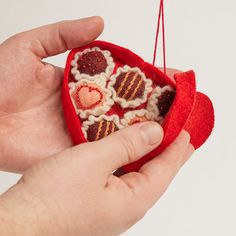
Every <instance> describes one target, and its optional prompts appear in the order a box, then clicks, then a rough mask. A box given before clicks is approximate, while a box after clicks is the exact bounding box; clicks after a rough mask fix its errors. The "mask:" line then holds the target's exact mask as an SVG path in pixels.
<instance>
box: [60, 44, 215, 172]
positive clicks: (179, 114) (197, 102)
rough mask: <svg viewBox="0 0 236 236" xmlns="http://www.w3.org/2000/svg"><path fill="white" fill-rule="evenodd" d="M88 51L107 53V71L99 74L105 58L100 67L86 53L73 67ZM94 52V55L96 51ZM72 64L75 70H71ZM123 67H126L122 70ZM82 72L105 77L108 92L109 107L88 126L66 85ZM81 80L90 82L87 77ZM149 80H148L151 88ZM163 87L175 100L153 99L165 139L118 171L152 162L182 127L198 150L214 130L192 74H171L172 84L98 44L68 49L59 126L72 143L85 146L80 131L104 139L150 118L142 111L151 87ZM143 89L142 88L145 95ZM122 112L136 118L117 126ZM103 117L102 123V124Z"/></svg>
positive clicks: (126, 54) (128, 55)
mask: <svg viewBox="0 0 236 236" xmlns="http://www.w3.org/2000/svg"><path fill="white" fill-rule="evenodd" d="M92 48H99V50H106V51H109V52H110V56H111V57H112V59H113V63H114V67H113V66H110V67H109V66H108V67H107V69H106V71H105V66H106V65H108V64H109V63H108V62H109V60H108V59H107V63H105V62H104V58H103V57H101V56H100V55H99V53H93V54H94V55H95V54H96V58H95V59H94V58H92V57H91V55H92V53H89V54H87V55H86V56H83V55H82V56H81V57H79V58H80V59H78V60H77V61H76V63H74V62H73V61H74V60H75V57H76V56H77V55H78V54H79V55H80V54H81V52H84V51H86V50H90V49H92ZM94 50H95V51H96V49H94ZM77 57H78V56H77ZM86 57H88V58H89V59H87V60H88V61H85V58H86ZM81 58H82V59H81ZM72 65H74V67H75V68H72ZM94 66H95V67H94ZM127 66H128V67H129V69H128V70H127V68H126V67H127ZM76 68H83V70H81V71H80V73H77V74H76V73H75V70H76ZM84 71H85V72H86V71H88V72H89V76H91V75H93V76H96V73H102V74H100V75H98V77H99V76H100V79H101V80H102V79H104V78H105V80H106V81H105V82H104V89H110V90H111V91H112V95H111V98H112V99H113V100H114V105H112V106H111V108H110V109H109V110H106V112H104V114H103V115H102V116H101V117H100V118H94V119H95V121H94V123H91V119H90V117H89V118H88V121H84V120H81V119H80V118H79V117H78V114H76V111H75V108H74V106H73V103H72V100H71V96H70V92H69V86H68V83H69V82H70V81H74V80H78V78H80V77H79V76H84ZM81 78H82V77H81ZM86 78H87V79H90V80H91V78H88V77H86ZM146 78H148V79H146ZM119 79H121V81H119ZM150 81H152V85H151V84H150ZM167 85H168V86H170V87H172V89H173V90H174V91H175V96H173V94H172V93H171V92H167V93H166V95H163V94H162V95H161V96H158V95H157V96H156V99H157V101H158V99H159V104H158V105H159V109H158V110H159V112H162V113H163V115H165V113H167V114H166V115H165V117H164V121H163V123H162V126H163V130H164V134H165V135H164V139H163V142H162V144H161V145H160V146H159V147H158V148H157V149H156V150H154V151H152V152H151V153H149V154H148V155H146V156H145V157H143V158H141V159H140V160H139V161H137V162H135V163H132V164H129V165H127V166H125V167H123V168H122V169H121V172H125V173H126V172H130V171H137V170H138V169H139V168H140V167H141V166H142V165H143V164H144V163H146V162H147V161H149V160H151V159H152V158H154V157H156V156H157V155H158V154H159V153H161V152H162V151H163V150H164V149H165V148H166V147H167V146H168V145H169V144H170V143H172V142H173V141H174V140H175V138H176V137H177V136H178V134H179V133H180V131H181V130H182V129H183V128H185V129H186V130H188V131H189V133H190V135H191V142H192V144H193V145H194V147H195V148H198V147H200V146H201V145H202V144H203V143H204V142H205V141H206V139H207V138H208V136H209V135H210V133H211V131H212V128H213V126H214V111H213V107H212V104H211V102H210V100H209V99H208V98H207V97H206V96H205V95H202V94H200V93H196V84H195V74H194V72H193V71H189V72H186V73H181V74H176V75H175V79H174V80H173V79H171V78H169V77H168V76H166V75H165V74H164V73H162V72H161V71H160V70H159V69H157V68H156V67H154V66H152V65H151V64H149V63H147V62H144V61H143V59H141V58H140V57H139V56H137V55H136V54H134V53H133V52H131V51H130V50H128V49H125V48H122V47H119V46H116V45H114V44H111V43H107V42H102V41H95V42H93V43H91V44H89V45H86V46H84V47H81V48H78V49H74V50H72V51H71V52H70V54H69V56H68V59H67V63H66V68H65V75H64V81H63V89H62V101H63V109H64V115H65V121H66V124H67V127H68V130H69V133H70V134H71V138H72V140H73V142H74V144H80V143H83V142H87V138H88V137H87V138H86V137H85V136H86V135H85V133H84V132H85V130H89V132H91V130H92V132H97V133H92V134H91V135H92V136H90V138H91V137H93V136H94V137H95V136H96V137H97V138H100V137H102V136H101V134H104V135H108V134H110V132H111V131H112V129H113V130H118V129H119V128H120V127H122V125H125V124H126V123H128V124H129V122H131V121H132V120H138V119H139V118H138V117H143V119H146V118H147V117H149V118H150V117H151V116H149V115H150V114H147V113H145V112H146V110H145V109H148V106H149V105H148V104H149V102H148V101H149V99H150V98H151V97H152V96H154V95H155V93H154V92H153V91H155V86H159V87H158V88H159V89H161V88H162V87H163V88H165V86H167ZM143 88H145V94H144V92H143ZM157 90H158V89H157ZM153 94H154V95H153ZM157 94H158V91H157ZM85 98H86V96H85ZM173 98H174V100H173ZM81 100H83V99H81ZM95 100H96V99H95ZM130 100H131V101H130ZM154 101H155V100H154ZM172 101H173V103H172ZM171 104H172V105H171ZM91 105H93V103H92V104H91ZM169 105H171V107H170V109H169V107H167V106H169ZM160 106H162V108H160ZM163 106H164V107H163ZM156 107H158V106H156ZM167 108H168V109H167ZM168 110H169V111H168ZM127 112H131V113H132V112H138V113H137V114H138V115H137V116H136V117H133V116H132V115H131V118H130V120H128V121H127V122H124V123H122V119H123V118H124V117H126V116H128V115H127V114H128V113H127ZM139 113H140V114H142V115H140V114H139ZM132 114H134V113H132ZM106 116H107V117H108V119H107V120H104V117H106ZM113 116H114V117H115V118H114V117H113ZM136 118H137V119H136ZM119 119H120V121H121V123H120V124H118V123H117V122H118V121H117V120H119ZM141 120H142V119H141ZM131 123H132V122H131ZM84 124H86V125H84ZM91 124H92V125H91ZM95 124H96V125H95ZM89 125H90V126H89ZM82 126H83V127H82ZM94 134H96V135H94Z"/></svg>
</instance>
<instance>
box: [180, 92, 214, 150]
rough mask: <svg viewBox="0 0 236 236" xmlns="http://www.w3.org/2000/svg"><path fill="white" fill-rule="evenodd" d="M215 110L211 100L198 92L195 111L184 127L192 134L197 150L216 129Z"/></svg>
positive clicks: (193, 143) (192, 142) (192, 140)
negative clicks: (214, 128)
mask: <svg viewBox="0 0 236 236" xmlns="http://www.w3.org/2000/svg"><path fill="white" fill-rule="evenodd" d="M214 120H215V117H214V108H213V104H212V102H211V100H210V99H209V98H208V97H207V96H206V95H205V94H203V93H200V92H197V94H196V98H195V104H194V107H193V111H192V113H191V115H190V117H189V119H188V121H187V123H186V125H185V126H184V129H185V130H187V131H188V132H189V133H190V134H191V144H192V145H193V146H194V148H195V149H197V148H199V147H201V146H202V145H203V144H204V143H205V142H206V140H207V138H208V137H209V136H210V134H211V132H212V130H213V127H214Z"/></svg>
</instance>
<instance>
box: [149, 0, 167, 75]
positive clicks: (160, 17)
mask: <svg viewBox="0 0 236 236" xmlns="http://www.w3.org/2000/svg"><path fill="white" fill-rule="evenodd" d="M161 21H162V25H161V26H162V44H163V64H164V66H163V67H164V72H165V74H166V43H165V16H164V0H160V6H159V11H158V20H157V30H156V38H155V46H154V54H153V63H152V64H153V65H155V63H156V55H157V44H158V37H159V32H160V22H161Z"/></svg>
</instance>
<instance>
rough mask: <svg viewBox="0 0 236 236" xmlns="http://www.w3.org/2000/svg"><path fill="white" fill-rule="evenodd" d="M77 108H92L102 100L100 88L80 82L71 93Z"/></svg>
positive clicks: (102, 95)
mask: <svg viewBox="0 0 236 236" xmlns="http://www.w3.org/2000/svg"><path fill="white" fill-rule="evenodd" d="M72 97H73V98H74V100H75V103H76V106H77V107H78V109H83V110H88V109H93V108H94V107H96V106H97V105H100V104H102V103H103V101H104V94H103V92H102V91H100V88H98V87H97V86H94V85H93V84H82V85H80V86H79V87H78V88H77V90H76V92H75V93H74V94H73V95H72Z"/></svg>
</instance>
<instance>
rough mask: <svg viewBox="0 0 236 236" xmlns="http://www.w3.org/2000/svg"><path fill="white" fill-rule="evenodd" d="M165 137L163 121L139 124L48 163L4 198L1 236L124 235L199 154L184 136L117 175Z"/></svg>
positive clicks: (26, 176)
mask: <svg viewBox="0 0 236 236" xmlns="http://www.w3.org/2000/svg"><path fill="white" fill-rule="evenodd" d="M162 136H163V131H162V129H161V126H159V125H158V124H157V123H156V122H146V123H139V124H136V125H133V126H130V127H128V128H126V129H123V130H120V131H118V132H115V133H113V134H111V135H110V136H108V137H106V138H104V139H102V140H100V141H96V142H93V143H86V144H82V145H79V146H76V147H73V148H69V149H67V150H66V151H63V152H61V153H60V154H57V155H54V156H52V157H50V158H47V159H44V160H43V161H41V162H40V163H38V164H36V165H35V166H33V167H32V168H30V169H29V170H27V171H26V172H25V174H24V176H23V178H22V179H21V180H20V182H19V183H18V184H17V185H16V186H15V187H13V188H11V189H10V190H9V191H8V192H7V193H5V194H4V195H3V196H2V198H0V224H1V225H2V226H3V227H1V229H0V235H12V234H14V233H12V232H17V235H19V236H20V235H24V236H27V235H35V236H37V235H41V236H43V235H48V236H50V235H58V236H61V235H67V236H76V235H86V236H90V235H91V236H100V235H102V236H106V235H107V236H111V235H119V234H121V233H123V232H124V231H126V230H127V229H128V228H129V227H131V226H132V225H133V224H135V223H136V222H137V221H138V220H140V219H141V218H142V217H143V216H144V215H145V213H146V212H147V211H148V210H149V209H150V207H151V206H152V205H153V204H154V203H155V202H156V201H157V200H158V199H159V198H160V197H161V195H162V194H163V193H164V192H165V190H166V189H167V187H168V185H169V184H170V182H171V181H172V179H173V177H174V176H175V175H176V174H177V172H178V170H179V169H180V167H181V166H182V165H183V164H184V163H185V162H186V160H187V159H188V158H189V157H190V155H191V154H192V152H193V146H192V145H191V144H190V143H189V142H190V136H189V134H188V133H187V132H186V131H182V132H181V134H180V135H179V137H178V138H177V139H176V141H175V142H174V143H173V144H171V145H170V146H169V147H168V148H167V149H166V150H165V151H164V152H163V153H162V154H160V155H159V156H158V157H157V158H155V159H153V160H152V161H150V162H148V163H146V164H145V165H144V166H143V167H142V168H141V169H140V171H139V172H138V173H128V174H125V175H123V176H121V177H116V176H114V175H112V172H113V171H114V170H115V169H117V168H119V167H121V166H123V165H125V164H128V163H131V162H134V161H136V160H138V159H139V158H140V157H141V156H143V155H145V154H147V153H148V152H150V151H152V150H153V149H154V148H156V147H157V146H158V145H159V144H160V143H161V141H162ZM1 219H2V221H3V222H4V223H2V222H1ZM1 230H2V231H1Z"/></svg>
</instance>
